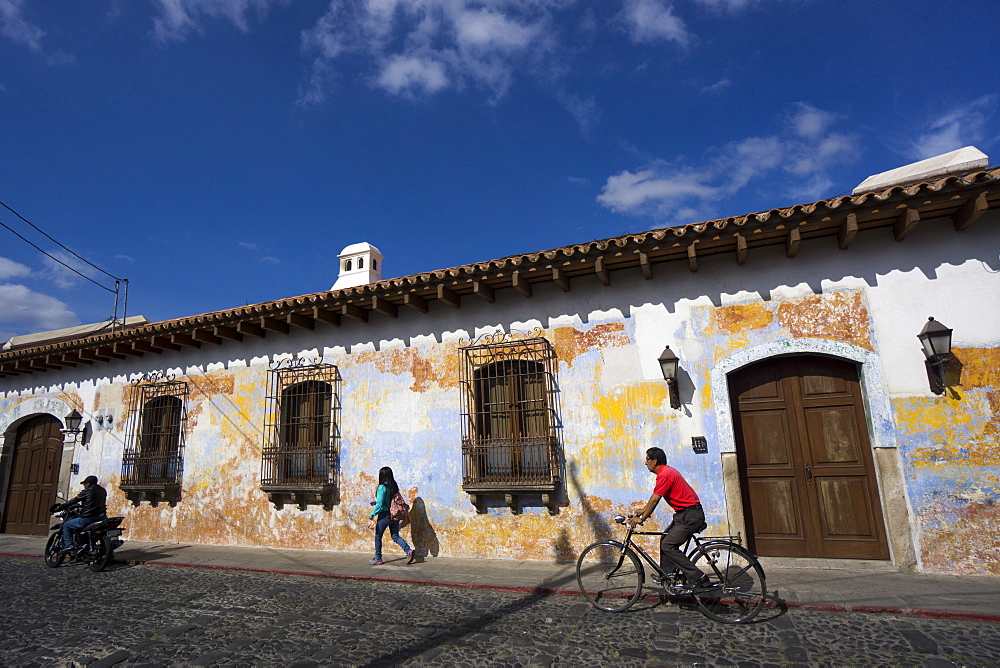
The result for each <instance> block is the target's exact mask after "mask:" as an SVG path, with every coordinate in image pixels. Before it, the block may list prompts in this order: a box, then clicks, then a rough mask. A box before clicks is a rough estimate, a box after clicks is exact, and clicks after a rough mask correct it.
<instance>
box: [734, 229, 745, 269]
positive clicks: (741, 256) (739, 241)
mask: <svg viewBox="0 0 1000 668" xmlns="http://www.w3.org/2000/svg"><path fill="white" fill-rule="evenodd" d="M746 263H747V238H746V237H745V236H743V235H742V234H737V235H736V264H746Z"/></svg>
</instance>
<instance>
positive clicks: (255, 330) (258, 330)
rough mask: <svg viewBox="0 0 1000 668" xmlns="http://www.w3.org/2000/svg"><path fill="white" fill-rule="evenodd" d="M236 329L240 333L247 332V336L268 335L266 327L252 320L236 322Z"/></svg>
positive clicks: (260, 337)
mask: <svg viewBox="0 0 1000 668" xmlns="http://www.w3.org/2000/svg"><path fill="white" fill-rule="evenodd" d="M236 331H237V332H239V333H240V334H246V335H247V336H256V337H257V338H259V339H262V338H264V337H265V336H267V332H265V331H264V328H263V327H261V326H260V325H258V324H257V323H254V322H250V321H249V320H242V321H240V322H238V323H237V324H236Z"/></svg>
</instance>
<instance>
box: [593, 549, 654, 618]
mask: <svg viewBox="0 0 1000 668" xmlns="http://www.w3.org/2000/svg"><path fill="white" fill-rule="evenodd" d="M644 579H645V573H644V572H643V570H642V562H640V561H639V557H637V556H636V554H635V552H633V551H632V550H628V549H626V548H625V546H624V545H622V544H621V543H619V542H617V541H613V540H608V541H604V542H601V543H594V544H593V545H590V546H589V547H587V549H585V550H584V551H583V554H581V555H580V558H579V559H578V560H577V562H576V581H577V583H578V584H579V585H580V591H581V592H582V593H583V595H584V596H586V597H587V600H588V601H590V602H591V604H592V605H593V606H594V607H595V608H597V609H599V610H605V611H607V612H622V611H623V610H627V609H628V608H629V607H631V606H632V604H633V603H635V602H636V601H638V600H639V596H640V595H641V594H642V581H643V580H644Z"/></svg>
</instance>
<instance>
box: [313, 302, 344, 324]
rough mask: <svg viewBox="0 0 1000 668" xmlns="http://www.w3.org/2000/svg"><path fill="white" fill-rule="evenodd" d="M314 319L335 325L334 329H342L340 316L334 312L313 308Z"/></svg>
mask: <svg viewBox="0 0 1000 668" xmlns="http://www.w3.org/2000/svg"><path fill="white" fill-rule="evenodd" d="M313 319H315V320H319V321H320V322H325V323H326V324H328V325H333V326H334V327H340V315H339V314H337V313H334V312H333V311H327V310H326V309H325V308H320V307H318V306H313Z"/></svg>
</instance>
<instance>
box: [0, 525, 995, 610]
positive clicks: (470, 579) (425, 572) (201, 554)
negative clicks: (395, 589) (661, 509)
mask: <svg viewBox="0 0 1000 668" xmlns="http://www.w3.org/2000/svg"><path fill="white" fill-rule="evenodd" d="M46 539H47V537H46V536H20V535H13V534H0V556H14V557H25V556H27V557H36V558H41V556H42V552H43V551H44V547H45V541H46ZM392 549H393V546H392V545H391V544H390V545H389V546H388V550H387V551H386V553H385V559H386V562H385V564H383V565H382V566H369V565H368V559H369V558H370V555H368V554H358V553H353V552H350V553H349V552H333V551H317V550H285V549H274V548H251V547H224V546H216V545H188V544H183V543H146V542H138V541H126V543H125V545H124V546H123V547H122V548H120V549H119V550H118V551H117V552H116V559H117V560H119V561H129V562H135V563H142V564H146V565H150V566H154V565H156V566H171V567H186V568H208V569H228V570H244V571H257V572H265V573H279V574H281V573H284V574H295V575H308V576H315V577H332V578H345V579H361V580H380V581H387V582H409V583H420V584H428V585H438V586H450V587H470V588H478V589H496V590H501V591H516V592H535V591H544V592H553V593H564V594H572V595H576V594H578V593H579V589H578V588H577V584H576V567H575V564H568V563H549V562H540V561H514V560H499V559H462V558H455V557H418V558H417V561H416V562H415V563H413V564H411V565H409V566H407V565H406V559H405V557H404V556H403V555H402V554H401V553H394V552H392V551H390V550H392ZM761 563H762V565H763V566H764V570H765V574H766V577H767V589H768V591H769V593H771V594H772V595H773V596H775V597H777V598H778V599H780V600H782V601H784V602H785V603H786V604H787V605H788V607H801V608H808V609H815V610H849V611H856V612H886V613H897V614H907V615H915V616H922V617H942V618H954V619H975V620H982V621H994V622H1000V576H994V577H989V576H987V577H972V576H950V575H926V574H919V573H901V572H898V571H894V570H891V568H890V567H888V566H887V565H886V564H885V563H883V562H870V561H856V562H852V561H848V560H838V561H823V560H794V562H793V561H792V560H787V559H770V558H763V559H761ZM793 564H794V567H792V565H793Z"/></svg>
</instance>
